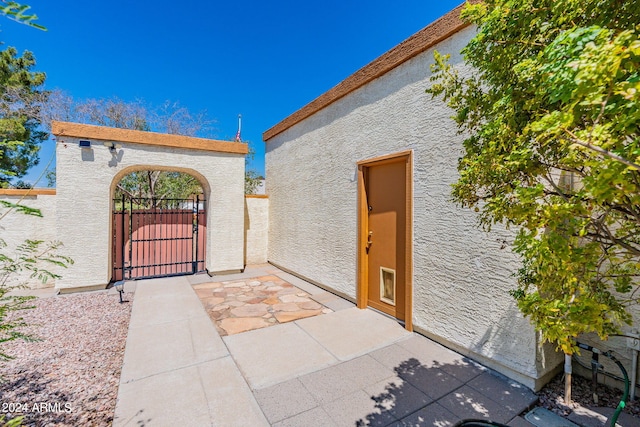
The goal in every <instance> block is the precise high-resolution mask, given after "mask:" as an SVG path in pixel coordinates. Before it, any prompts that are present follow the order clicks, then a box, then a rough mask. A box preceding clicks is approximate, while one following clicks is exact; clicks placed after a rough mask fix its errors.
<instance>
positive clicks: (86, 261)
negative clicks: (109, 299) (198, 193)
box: [56, 137, 244, 289]
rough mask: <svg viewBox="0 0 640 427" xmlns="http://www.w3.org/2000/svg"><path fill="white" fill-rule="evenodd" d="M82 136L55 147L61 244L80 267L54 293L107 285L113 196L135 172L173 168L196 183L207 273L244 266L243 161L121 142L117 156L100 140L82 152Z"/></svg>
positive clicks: (239, 157) (236, 157)
mask: <svg viewBox="0 0 640 427" xmlns="http://www.w3.org/2000/svg"><path fill="white" fill-rule="evenodd" d="M78 141H79V139H78V138H73V137H59V138H58V141H57V148H56V156H57V171H58V172H57V177H56V180H57V182H56V184H57V196H58V197H57V200H58V203H57V207H56V215H57V238H58V240H61V241H62V242H63V243H64V245H65V251H67V254H68V255H70V256H71V257H72V258H73V259H74V261H75V264H74V265H73V267H72V268H70V269H69V271H68V273H67V274H65V277H64V279H63V280H60V281H59V283H57V284H56V287H58V288H61V289H65V288H81V287H97V286H102V285H105V284H107V283H108V282H109V280H110V279H111V274H112V271H111V262H110V260H111V256H112V255H111V245H112V234H111V233H112V230H111V228H112V226H111V223H112V218H111V212H112V197H113V194H114V189H115V185H116V184H117V182H118V181H119V180H120V179H121V178H122V177H123V176H125V175H126V174H127V173H130V172H132V171H134V170H140V169H167V170H178V171H182V172H187V173H190V174H191V175H193V176H195V177H196V178H198V180H199V181H200V182H201V184H202V185H203V188H204V192H205V196H206V199H207V249H206V262H205V264H206V268H207V270H209V271H210V272H219V271H232V270H241V269H242V268H243V267H244V263H243V260H244V247H243V246H244V244H243V242H244V155H241V154H229V153H215V152H207V151H197V150H185V149H180V148H168V147H158V146H153V145H141V144H135V143H122V144H121V143H119V142H117V141H115V142H116V143H118V144H119V145H120V148H119V149H118V154H117V156H112V155H111V153H110V152H109V150H108V149H107V147H105V146H104V145H103V142H102V141H99V140H98V141H96V140H93V141H92V146H91V148H90V149H81V148H80V147H79V146H78Z"/></svg>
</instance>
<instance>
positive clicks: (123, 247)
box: [120, 193, 127, 280]
mask: <svg viewBox="0 0 640 427" xmlns="http://www.w3.org/2000/svg"><path fill="white" fill-rule="evenodd" d="M125 210H126V209H125V207H124V193H122V205H121V206H120V213H121V214H122V218H121V219H122V227H121V228H122V234H121V236H122V254H121V256H122V280H124V279H125V277H124V271H125V270H124V249H125V247H126V245H127V239H126V238H125V237H124V212H125Z"/></svg>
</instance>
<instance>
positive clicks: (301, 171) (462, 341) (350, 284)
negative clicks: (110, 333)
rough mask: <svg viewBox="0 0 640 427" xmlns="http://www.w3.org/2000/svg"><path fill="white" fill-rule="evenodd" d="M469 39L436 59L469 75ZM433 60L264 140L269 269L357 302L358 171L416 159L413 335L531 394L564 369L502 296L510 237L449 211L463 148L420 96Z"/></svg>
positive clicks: (445, 119)
mask: <svg viewBox="0 0 640 427" xmlns="http://www.w3.org/2000/svg"><path fill="white" fill-rule="evenodd" d="M473 34H474V29H473V28H467V29H465V30H462V31H460V32H458V33H456V34H454V35H453V36H452V37H450V38H449V39H447V40H445V41H443V42H441V43H440V44H438V45H437V46H436V49H437V50H438V51H440V52H442V53H450V54H451V62H452V63H453V64H456V66H457V67H458V68H459V69H460V70H461V71H463V72H464V69H463V67H462V60H461V57H460V55H459V54H458V52H459V51H460V49H461V48H462V47H463V46H464V45H465V44H466V43H467V42H468V40H469V39H470V38H471V37H472V36H473ZM432 58H433V49H430V50H428V51H426V52H424V53H422V54H420V55H418V56H417V57H414V58H413V59H411V60H409V61H407V62H405V63H404V64H402V65H400V66H398V67H396V68H395V69H393V70H392V71H391V72H389V73H387V74H385V75H383V76H382V77H379V78H377V79H376V80H374V81H372V82H371V83H369V84H367V85H365V86H363V87H361V88H359V89H357V90H356V91H354V92H352V93H350V94H349V95H347V96H346V97H344V98H341V99H339V100H338V101H336V102H334V103H332V104H330V105H329V106H328V107H326V108H324V109H323V110H321V111H319V112H317V113H315V114H313V115H312V116H310V117H309V118H307V119H305V120H304V121H302V122H300V123H298V124H296V125H294V126H293V127H291V128H289V129H287V130H286V131H284V132H282V133H280V134H278V135H276V136H274V137H273V138H272V139H270V140H269V141H268V143H267V144H266V176H267V186H266V187H267V188H266V190H267V194H269V201H270V202H269V261H271V262H273V263H275V264H277V265H280V266H283V267H285V268H287V269H289V270H291V271H294V272H296V273H297V274H300V275H302V276H305V277H308V278H310V279H312V280H314V281H316V282H319V283H321V284H323V285H325V286H327V287H330V288H332V289H335V290H336V291H338V292H341V293H345V294H347V295H349V296H351V297H354V298H355V297H356V250H357V248H356V239H357V179H356V163H357V162H358V161H360V160H366V159H371V158H375V157H378V156H382V155H387V154H391V153H395V152H400V151H404V150H413V153H414V170H413V172H414V212H413V227H414V253H413V263H414V276H413V284H414V294H413V301H414V307H413V323H414V326H415V327H416V328H417V329H419V330H422V331H424V333H426V334H427V335H429V336H431V337H433V338H435V339H437V340H438V341H440V342H443V343H445V344H446V345H448V346H450V347H454V348H456V349H458V350H460V351H462V352H466V353H469V354H470V355H472V356H473V357H476V358H477V359H479V360H481V361H483V362H489V364H492V365H493V367H495V368H496V369H498V370H500V371H502V372H503V373H505V374H506V375H509V376H511V377H512V378H515V379H517V380H519V381H522V382H523V383H525V384H526V385H528V386H529V387H532V388H533V387H537V386H539V384H537V383H536V380H537V379H538V378H541V377H542V376H544V375H545V374H546V373H547V372H548V371H549V370H550V369H552V368H553V367H555V366H556V365H557V361H559V359H558V358H557V357H556V356H555V355H554V354H552V353H549V352H548V351H539V349H538V345H537V340H536V335H535V333H534V331H533V329H532V328H531V326H530V325H529V322H528V321H527V320H526V319H523V317H522V316H521V315H520V314H519V311H518V309H517V307H516V306H515V304H514V301H513V299H512V298H511V296H510V295H509V294H508V291H509V290H510V289H512V288H513V287H514V286H515V282H514V278H513V277H512V274H513V272H514V271H516V269H517V268H518V265H519V264H518V260H517V259H516V257H515V256H514V255H513V254H511V253H510V252H509V250H501V249H500V245H501V243H500V241H502V240H503V239H506V240H508V241H511V240H512V234H511V233H509V232H506V231H504V230H500V227H495V230H494V232H493V233H491V234H486V233H485V232H483V231H482V230H479V229H478V228H477V227H476V215H475V214H474V213H473V212H471V211H470V210H465V209H461V208H459V207H457V206H456V205H455V204H453V203H451V202H450V194H451V187H450V185H451V184H452V183H453V182H455V181H456V180H457V177H458V173H457V169H456V167H457V159H458V157H459V156H460V155H461V152H462V151H461V150H462V144H461V143H462V140H463V138H461V137H460V136H459V135H456V132H457V129H456V126H455V124H454V122H453V121H452V120H451V119H450V116H451V115H452V111H451V110H450V109H448V108H447V107H446V105H445V104H444V103H443V102H442V101H441V100H439V99H433V100H432V99H431V96H430V95H427V94H426V93H425V92H424V91H425V89H426V88H427V87H429V85H430V83H429V75H430V72H429V64H431V63H432V62H433V59H432ZM543 360H544V366H542V365H543V363H542V362H543Z"/></svg>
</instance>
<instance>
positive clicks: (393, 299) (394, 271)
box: [363, 158, 407, 321]
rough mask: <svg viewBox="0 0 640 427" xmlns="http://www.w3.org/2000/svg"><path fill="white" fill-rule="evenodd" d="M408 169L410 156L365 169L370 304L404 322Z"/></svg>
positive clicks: (368, 293)
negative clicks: (407, 158)
mask: <svg viewBox="0 0 640 427" xmlns="http://www.w3.org/2000/svg"><path fill="white" fill-rule="evenodd" d="M406 168H407V160H406V158H400V159H395V161H388V162H381V163H380V164H372V165H370V166H367V167H366V168H365V170H364V189H365V194H366V197H365V203H366V215H367V218H366V221H364V223H365V224H366V229H365V230H364V231H365V232H366V239H367V240H366V243H365V246H366V247H365V259H366V264H367V265H366V267H365V268H366V272H367V283H366V286H367V305H368V306H370V307H372V308H375V309H377V310H380V311H382V312H384V313H387V314H389V315H391V316H393V317H395V318H397V319H399V320H403V321H404V320H405V319H406V309H405V305H406V300H407V289H406V288H407V286H406V283H407V277H406V270H407V268H406V267H407V253H406V248H407V188H406V185H407V170H406ZM363 225H364V224H363Z"/></svg>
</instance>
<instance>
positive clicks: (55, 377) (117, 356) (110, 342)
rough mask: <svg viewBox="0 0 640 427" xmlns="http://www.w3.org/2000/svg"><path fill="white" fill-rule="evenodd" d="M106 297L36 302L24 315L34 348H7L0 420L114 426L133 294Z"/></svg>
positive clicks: (1, 369) (1, 370) (1, 366)
mask: <svg viewBox="0 0 640 427" xmlns="http://www.w3.org/2000/svg"><path fill="white" fill-rule="evenodd" d="M125 296H126V298H125V299H127V300H129V301H130V302H128V303H125V304H119V303H118V296H117V294H107V293H104V292H100V293H90V294H77V295H68V296H56V297H51V298H42V299H38V300H35V301H34V304H33V305H35V306H36V308H35V309H31V310H24V311H20V312H18V313H19V315H20V316H21V317H22V318H23V319H24V320H25V322H26V323H27V324H28V325H29V327H27V328H25V329H24V330H23V331H24V332H27V333H29V334H31V335H34V336H36V337H38V338H39V339H40V340H39V341H36V342H24V341H12V342H9V343H6V344H4V345H3V347H2V348H3V349H4V350H5V352H6V353H8V354H10V355H12V356H14V357H15V359H13V360H11V361H9V362H0V376H1V377H2V382H1V383H0V405H1V406H0V414H6V415H8V418H12V417H15V416H20V415H23V416H25V419H24V421H23V423H24V425H27V426H38V427H40V426H53V425H55V426H74V427H75V426H105V425H110V424H111V422H112V420H113V414H114V410H115V405H116V398H117V395H118V384H119V381H120V370H121V368H122V359H123V357H124V347H125V341H126V338H127V330H128V326H129V318H130V316H131V305H132V301H133V294H132V293H131V294H125Z"/></svg>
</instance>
